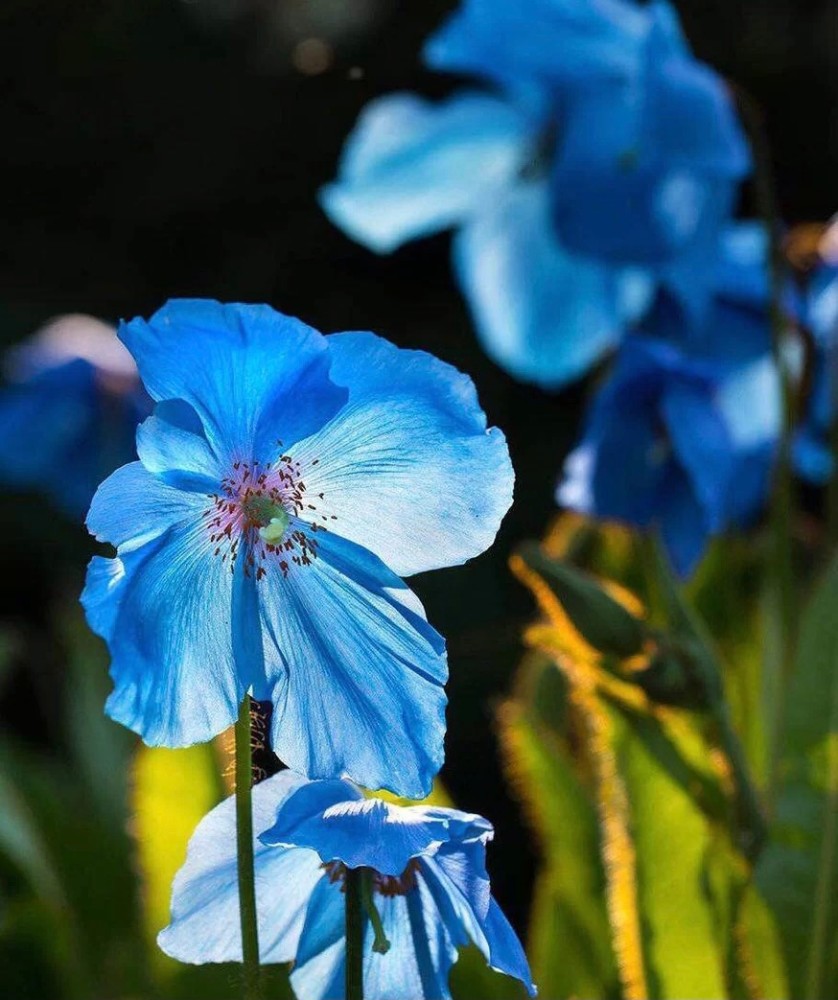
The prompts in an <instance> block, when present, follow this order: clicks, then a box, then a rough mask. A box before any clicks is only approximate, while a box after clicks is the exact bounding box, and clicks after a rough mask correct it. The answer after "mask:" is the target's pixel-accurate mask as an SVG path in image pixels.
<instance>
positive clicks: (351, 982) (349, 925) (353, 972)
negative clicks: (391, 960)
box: [344, 868, 366, 1000]
mask: <svg viewBox="0 0 838 1000" xmlns="http://www.w3.org/2000/svg"><path fill="white" fill-rule="evenodd" d="M365 874H366V873H365V871H364V869H363V868H348V869H347V871H346V880H345V883H344V891H345V895H346V1000H364V886H363V880H364V877H365Z"/></svg>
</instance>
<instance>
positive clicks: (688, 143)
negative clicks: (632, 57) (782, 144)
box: [643, 52, 751, 180]
mask: <svg viewBox="0 0 838 1000" xmlns="http://www.w3.org/2000/svg"><path fill="white" fill-rule="evenodd" d="M648 85H649V88H650V95H649V102H650V103H649V107H648V119H647V131H646V132H645V135H644V137H643V138H644V140H645V141H647V142H649V143H650V144H651V146H652V148H653V149H655V150H657V151H658V155H659V156H660V157H661V158H662V159H663V160H664V161H665V162H666V163H667V165H668V166H669V167H670V168H673V169H676V168H678V167H681V168H683V169H695V170H701V171H704V172H707V173H711V174H715V175H717V176H720V177H730V178H733V179H735V180H738V179H741V178H743V177H744V176H745V175H746V174H747V173H748V172H749V170H750V168H751V154H750V150H749V146H748V141H747V139H746V137H745V133H744V132H743V130H742V127H741V125H740V124H739V121H738V119H737V117H736V112H735V108H734V104H733V98H732V94H731V92H730V89H729V88H728V86H727V84H726V83H725V82H724V80H723V79H722V78H721V77H720V76H719V75H718V74H717V73H716V72H715V71H714V70H712V69H711V68H710V67H709V66H705V65H703V64H702V63H700V62H697V61H696V60H695V59H685V58H681V57H677V56H676V57H671V58H664V59H662V60H660V61H657V60H656V59H655V57H654V52H653V53H652V56H651V73H650V79H649V84H648Z"/></svg>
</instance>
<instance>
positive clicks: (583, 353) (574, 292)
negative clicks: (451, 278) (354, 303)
mask: <svg viewBox="0 0 838 1000" xmlns="http://www.w3.org/2000/svg"><path fill="white" fill-rule="evenodd" d="M454 264H455V267H456V271H457V276H458V280H459V282H460V285H461V287H462V289H463V293H464V294H465V296H466V298H467V299H468V302H469V305H470V306H471V311H472V316H473V318H474V323H475V326H476V328H477V333H478V336H479V337H480V340H481V342H482V344H483V346H484V348H485V349H486V352H487V353H488V354H489V356H490V357H491V358H492V359H493V360H494V361H496V362H497V363H498V364H499V365H500V366H501V367H502V368H504V369H505V370H506V371H508V372H510V374H512V375H514V376H516V377H517V378H521V379H523V380H524V381H527V382H534V383H536V384H537V385H542V386H547V387H556V386H560V385H563V384H565V383H567V382H569V381H572V380H573V379H576V378H579V376H581V375H583V374H584V373H585V372H586V371H587V370H588V369H589V368H591V367H592V366H593V365H594V364H596V362H597V361H599V360H600V358H602V356H603V355H604V354H605V353H606V352H607V351H609V350H610V349H611V348H612V347H613V346H614V345H615V344H616V343H617V342H618V341H619V340H620V338H621V337H622V334H623V322H622V317H621V315H620V307H619V298H618V292H619V285H618V273H617V272H616V271H615V270H613V269H612V268H610V267H607V266H604V265H602V264H599V263H597V262H596V261H595V260H592V259H587V258H585V257H579V256H574V255H572V254H571V253H569V252H568V251H567V250H566V249H565V248H564V247H563V246H562V245H561V243H560V242H559V241H558V239H557V238H556V235H555V233H554V231H553V226H552V222H551V218H550V207H549V194H548V190H547V185H546V184H544V183H541V182H529V183H520V184H518V185H516V186H515V187H513V188H511V189H510V190H509V191H507V192H506V193H505V194H504V195H503V196H500V197H496V198H495V199H494V200H493V201H492V202H491V203H487V204H486V206H485V209H484V211H483V212H481V213H480V214H479V215H477V216H475V218H474V219H472V221H471V222H470V223H469V224H468V225H467V226H465V227H464V228H463V229H462V230H461V232H460V233H459V234H458V235H457V238H456V242H455V244H454Z"/></svg>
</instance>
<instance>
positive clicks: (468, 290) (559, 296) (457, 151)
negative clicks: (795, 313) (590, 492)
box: [321, 91, 650, 386]
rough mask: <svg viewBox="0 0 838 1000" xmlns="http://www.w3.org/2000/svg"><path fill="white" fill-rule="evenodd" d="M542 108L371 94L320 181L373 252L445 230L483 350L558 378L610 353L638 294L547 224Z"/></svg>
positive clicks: (635, 281)
mask: <svg viewBox="0 0 838 1000" xmlns="http://www.w3.org/2000/svg"><path fill="white" fill-rule="evenodd" d="M550 128H551V126H550V123H549V120H548V119H547V118H546V117H545V115H544V113H543V110H542V109H540V108H538V107H536V106H535V105H534V104H533V103H532V102H525V101H524V102H522V101H518V102H516V101H513V100H511V99H507V98H504V97H501V96H496V95H492V94H488V93H481V92H479V91H464V92H460V93H457V94H455V95H454V96H453V97H451V98H449V99H447V100H445V101H442V102H440V103H437V104H434V103H431V102H428V101H424V100H422V99H420V98H418V97H415V96H414V95H411V94H396V95H393V96H391V97H385V98H382V99H380V100H378V101H374V102H373V103H372V104H371V105H369V106H368V107H367V108H366V109H365V111H364V112H363V114H362V116H361V118H360V120H359V122H358V125H357V126H356V129H355V131H354V132H353V134H352V135H351V136H350V138H349V140H348V142H347V144H346V147H345V149H344V152H343V157H342V160H341V164H340V171H339V178H338V180H337V181H336V182H335V183H334V184H331V185H328V186H327V187H326V188H324V189H323V191H322V194H321V203H322V205H323V208H324V209H325V211H326V213H327V214H328V216H329V217H330V218H331V219H332V221H333V222H334V223H335V224H336V225H338V226H340V227H341V228H342V229H343V230H344V231H345V232H347V233H348V234H349V235H350V236H352V237H353V238H354V239H356V240H358V241H359V242H361V243H363V244H364V245H366V246H368V247H369V248H370V249H372V250H376V251H378V252H379V253H386V252H389V251H391V250H393V249H395V248H396V247H398V246H400V245H401V244H403V243H404V242H406V241H408V240H412V239H416V238H418V237H422V236H427V235H429V234H431V233H434V232H439V231H441V230H444V229H449V228H455V229H457V235H456V237H455V240H454V248H453V256H454V266H455V272H456V275H457V278H458V280H459V284H460V286H461V288H462V290H463V293H464V295H465V296H466V299H467V301H468V303H469V305H470V308H471V312H472V317H473V319H474V323H475V326H476V328H477V333H478V336H479V337H480V340H481V342H482V343H483V346H484V348H485V349H486V352H487V353H488V354H489V356H490V357H492V358H493V360H495V361H496V362H497V363H498V364H500V365H501V366H502V367H503V368H504V369H506V370H507V371H509V372H511V373H512V374H513V375H515V376H516V377H518V378H521V379H524V380H526V381H529V382H534V383H536V384H538V385H543V386H558V385H562V384H564V383H566V382H568V381H570V380H572V379H574V378H578V377H579V376H580V375H582V374H584V373H585V371H587V370H588V368H590V367H591V365H593V364H595V363H596V362H597V361H598V360H599V359H600V358H601V357H603V355H604V354H605V353H607V352H608V351H609V350H610V349H612V348H613V347H614V346H615V345H616V344H617V343H618V342H619V340H620V338H621V337H622V335H623V330H624V328H625V326H626V325H627V323H630V322H631V321H632V320H633V319H634V318H635V317H636V316H637V314H638V313H639V312H640V311H641V310H642V309H643V307H644V306H645V304H646V303H647V301H648V298H649V295H650V289H649V283H648V280H647V279H646V277H645V276H644V275H642V274H638V273H633V272H630V271H625V270H620V269H617V268H614V267H612V266H610V265H609V264H603V263H600V262H598V261H597V260H595V259H591V258H588V257H581V256H578V255H574V254H571V253H570V252H568V250H567V249H565V247H564V246H562V244H561V242H560V241H559V239H558V237H557V235H556V232H555V228H554V226H553V224H552V221H551V217H550V215H551V208H550V193H549V184H548V179H547V173H546V169H545V165H544V163H543V162H542V161H543V149H542V146H543V143H544V137H545V135H546V134H547V133H548V132H549V131H550Z"/></svg>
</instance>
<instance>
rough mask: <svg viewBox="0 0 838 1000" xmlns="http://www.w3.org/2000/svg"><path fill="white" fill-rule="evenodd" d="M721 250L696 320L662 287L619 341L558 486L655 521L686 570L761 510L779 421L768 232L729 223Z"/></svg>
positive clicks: (590, 503) (565, 493) (576, 504)
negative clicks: (708, 304) (710, 297)
mask: <svg viewBox="0 0 838 1000" xmlns="http://www.w3.org/2000/svg"><path fill="white" fill-rule="evenodd" d="M721 249H722V257H721V259H720V261H719V264H718V268H717V272H716V275H715V282H714V283H715V287H716V296H715V298H714V301H713V306H712V309H711V311H710V313H709V314H708V316H707V318H706V320H705V321H704V322H703V323H702V324H700V325H699V326H698V327H697V328H692V327H691V326H690V318H689V315H688V314H687V313H685V312H684V310H683V308H682V307H681V306H680V304H679V303H678V302H677V301H676V300H674V299H673V298H672V297H671V296H669V295H667V294H666V293H662V294H661V295H660V296H659V298H658V300H657V302H656V304H655V307H654V308H653V310H652V313H651V315H650V317H649V319H648V320H647V322H646V323H645V324H644V326H643V328H642V332H641V334H637V335H635V336H632V337H630V338H628V339H627V340H626V341H625V342H624V343H623V345H622V347H621V349H620V352H619V354H618V357H617V361H616V364H615V367H614V371H613V372H612V374H611V375H610V377H609V379H608V381H607V382H606V383H605V385H604V386H603V387H602V389H601V390H600V392H599V393H598V395H597V396H596V397H595V399H594V402H593V405H592V408H591V412H590V414H589V416H588V420H587V423H586V428H585V432H584V434H583V438H582V441H581V443H580V444H579V446H578V447H577V448H576V449H575V450H574V451H573V452H572V453H571V455H570V456H569V458H568V460H567V464H566V466H565V471H564V477H563V479H562V481H561V483H560V485H559V488H558V492H557V499H558V501H559V503H560V504H562V505H563V506H566V507H570V508H572V509H574V510H578V511H581V512H583V513H586V514H590V515H593V516H597V517H602V518H613V519H617V520H621V521H624V522H627V523H629V524H633V525H636V526H638V527H641V528H645V529H654V530H657V531H659V532H660V534H661V537H662V540H663V543H664V545H665V547H666V550H667V552H668V553H669V557H670V559H671V562H672V565H673V567H674V568H675V569H676V571H677V572H678V573H679V574H680V575H682V576H688V575H690V574H691V573H692V571H693V570H694V569H695V566H696V564H697V562H698V560H699V558H700V557H701V554H702V552H703V551H704V548H705V546H706V544H707V541H708V539H709V537H710V536H711V535H714V534H717V533H719V532H722V531H724V530H726V529H727V528H729V527H731V526H733V525H744V524H746V523H747V522H748V521H749V520H751V519H752V518H753V517H754V516H756V515H757V514H758V513H759V512H760V510H761V509H762V507H763V505H764V503H765V501H766V498H767V496H768V492H769V489H770V480H771V472H772V467H773V462H774V458H775V453H776V449H777V443H778V436H779V431H780V421H781V400H780V386H779V380H778V376H777V371H776V367H775V364H774V360H773V357H772V354H771V331H770V325H769V316H768V302H767V294H768V291H767V281H765V279H764V277H761V275H763V274H764V269H763V265H764V257H765V253H766V240H765V236H764V233H763V232H762V230H761V229H760V228H759V227H755V226H749V225H745V226H740V227H737V228H735V229H733V230H731V231H730V232H729V233H727V234H726V235H725V239H724V240H723V242H722V244H721Z"/></svg>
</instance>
